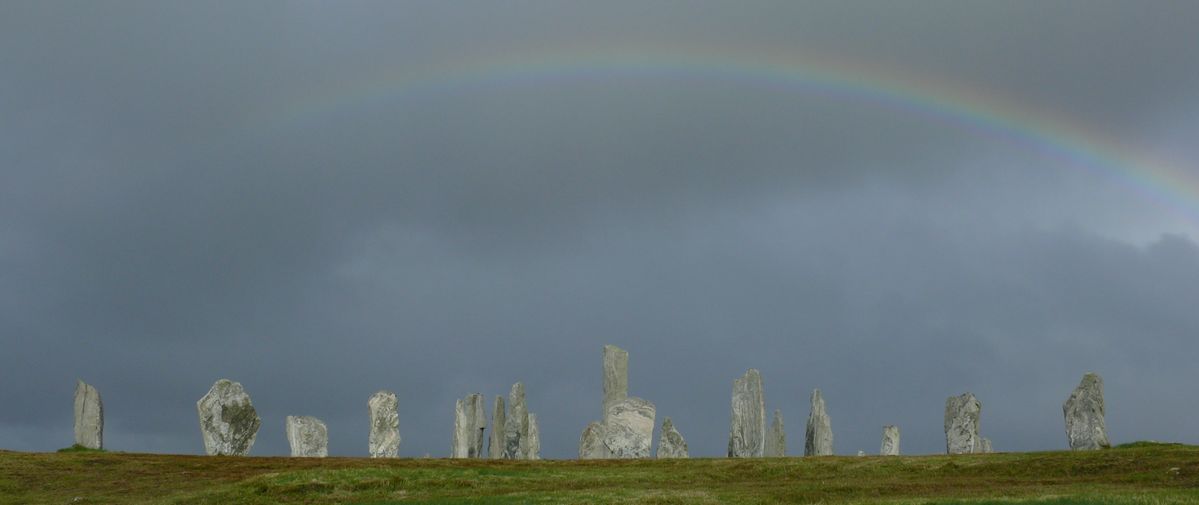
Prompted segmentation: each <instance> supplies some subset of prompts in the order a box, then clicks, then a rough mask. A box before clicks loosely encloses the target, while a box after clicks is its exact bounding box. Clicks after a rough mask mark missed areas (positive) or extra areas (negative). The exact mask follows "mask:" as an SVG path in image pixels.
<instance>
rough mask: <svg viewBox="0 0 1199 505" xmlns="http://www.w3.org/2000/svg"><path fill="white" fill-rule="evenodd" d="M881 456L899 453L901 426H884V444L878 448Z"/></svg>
mask: <svg viewBox="0 0 1199 505" xmlns="http://www.w3.org/2000/svg"><path fill="white" fill-rule="evenodd" d="M878 453H879V455H880V456H898V455H899V427H898V426H883V445H882V447H881V448H880V449H879V450H878Z"/></svg>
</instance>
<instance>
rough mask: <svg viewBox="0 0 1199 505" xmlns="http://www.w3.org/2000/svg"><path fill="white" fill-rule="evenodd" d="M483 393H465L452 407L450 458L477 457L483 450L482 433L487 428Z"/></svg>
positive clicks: (480, 455)
mask: <svg viewBox="0 0 1199 505" xmlns="http://www.w3.org/2000/svg"><path fill="white" fill-rule="evenodd" d="M486 409H487V407H486V405H485V404H484V401H483V395H481V394H479V393H474V394H469V395H466V398H463V399H461V400H458V402H457V404H456V405H455V407H454V441H453V444H452V450H451V451H450V457H451V458H479V457H482V455H483V452H484V450H485V448H484V446H483V440H484V438H483V435H484V433H483V432H484V431H485V430H486V429H487V412H486Z"/></svg>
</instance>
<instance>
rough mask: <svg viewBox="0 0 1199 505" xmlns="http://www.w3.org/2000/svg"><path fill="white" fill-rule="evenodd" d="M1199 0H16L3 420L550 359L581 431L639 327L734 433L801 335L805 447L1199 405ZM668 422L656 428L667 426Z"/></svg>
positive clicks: (426, 408) (713, 441) (328, 388)
mask: <svg viewBox="0 0 1199 505" xmlns="http://www.w3.org/2000/svg"><path fill="white" fill-rule="evenodd" d="M1196 22H1199V3H1197V2H1192V1H1185V0H1180V1H1166V0H1155V1H1149V2H1114V1H1106V0H1077V1H1076V0H1055V1H1052V2H985V1H960V0H952V1H951V0H937V1H917V0H913V1H908V2H880V1H846V0H836V1H790V0H788V1H778V2H767V1H746V2H723V1H711V2H709V1H701V0H694V1H686V2H683V1H667V0H662V1H654V2H645V1H628V2H626V1H616V0H612V1H605V2H560V1H544V2H538V1H511V2H489V1H466V0H463V1H456V2H444V1H428V2H423V1H415V0H413V1H404V2H392V1H379V2H364V1H348V2H308V1H293V2H250V3H247V2H240V1H212V2H159V1H146V2H133V1H110V2H66V1H56V0H33V1H26V0H15V1H6V2H3V3H0V68H3V69H4V71H3V72H0V448H3V449H9V450H20V451H52V450H55V449H58V448H61V447H66V446H69V445H71V443H72V442H73V438H72V417H71V416H72V414H71V412H72V407H71V402H72V393H73V391H74V387H75V381H76V379H83V380H85V381H87V382H88V383H90V384H93V385H94V386H96V387H97V388H98V389H99V391H100V394H101V396H102V398H103V401H104V409H105V434H104V438H105V445H106V447H107V448H108V449H110V450H116V451H130V452H155V453H184V454H199V453H202V452H203V445H202V441H201V438H200V433H199V423H198V419H197V413H196V407H195V402H196V401H197V400H198V399H199V398H200V397H201V396H203V395H204V394H205V392H207V390H208V388H209V387H210V386H211V385H212V383H213V382H214V381H216V380H217V379H220V378H228V379H232V380H236V381H238V382H240V383H241V384H243V386H244V387H245V388H246V390H247V392H248V393H249V394H250V395H251V397H252V398H253V402H254V406H255V407H256V408H257V411H258V413H259V415H260V416H261V418H262V427H261V429H260V431H259V433H258V437H257V442H256V443H255V445H254V447H253V450H252V454H255V455H286V454H288V445H287V440H286V436H285V432H284V418H285V417H286V416H288V415H311V416H316V417H319V418H321V419H323V420H324V421H325V422H326V423H327V424H328V427H329V437H330V441H329V444H330V445H329V450H330V453H331V454H333V455H341V456H364V455H366V454H367V429H368V418H367V406H366V401H367V398H368V397H370V395H371V394H372V393H374V392H375V391H377V390H380V389H388V390H392V391H395V392H396V394H397V395H398V397H399V417H400V431H401V436H402V437H403V441H402V443H401V446H400V454H401V455H402V456H408V457H416V456H422V455H425V454H429V455H432V456H446V455H448V454H449V450H450V442H451V437H452V423H453V412H454V402H455V399H457V398H461V397H463V396H465V395H467V394H470V393H474V392H478V393H482V394H484V395H486V396H487V397H488V405H489V406H490V404H491V402H492V399H493V398H494V397H495V396H496V395H502V394H507V392H508V390H509V387H510V386H511V384H512V383H514V382H517V381H522V382H523V383H524V384H525V386H526V390H527V395H528V405H529V410H530V411H532V412H535V413H537V415H538V420H539V424H540V429H541V437H542V453H543V456H544V457H547V458H572V457H575V456H576V455H577V446H578V439H579V435H580V433H581V431H582V429H583V428H584V427H585V426H586V425H587V423H588V422H590V421H592V420H596V419H599V418H600V415H601V412H600V411H601V367H600V363H601V349H602V346H603V345H604V344H614V345H618V346H620V347H622V348H624V349H626V350H628V351H629V354H630V358H629V389H630V394H632V395H634V396H638V397H642V398H646V399H648V400H650V401H651V402H653V403H654V404H655V405H656V407H657V416H658V418H657V424H658V425H659V426H660V424H661V422H662V420H663V418H664V417H670V418H671V419H672V420H673V421H674V424H675V425H676V427H677V428H678V429H679V430H680V432H681V433H682V434H683V436H684V437H685V438H686V440H687V442H688V444H689V446H690V450H691V454H692V455H693V456H707V457H718V456H723V455H724V454H725V451H726V447H727V442H728V431H729V420H730V419H729V417H730V413H729V409H730V395H731V392H732V384H733V380H734V379H735V378H737V377H739V376H741V375H742V374H743V373H744V372H745V370H746V369H749V368H757V369H759V370H760V371H761V373H762V377H763V380H764V384H765V397H766V406H767V409H768V410H769V411H774V410H775V409H778V410H779V411H780V412H781V413H782V415H783V416H784V419H785V424H786V427H787V431H788V435H789V437H788V452H789V453H790V454H800V453H802V447H803V426H804V422H805V419H806V417H807V415H808V412H809V403H808V399H809V395H810V393H811V391H812V390H813V389H814V388H820V389H821V391H822V393H823V395H824V398H825V401H826V402H827V409H828V413H829V415H830V417H831V419H832V427H833V432H834V447H835V450H836V452H837V453H838V454H856V453H857V451H859V450H863V451H866V452H868V453H870V452H875V451H877V450H878V447H879V444H880V441H881V434H882V427H883V426H884V425H892V424H893V425H897V426H899V427H900V430H901V432H902V445H901V449H902V451H903V452H904V453H908V454H927V453H937V452H943V451H944V450H945V440H944V433H943V429H942V428H943V427H942V421H943V419H942V417H943V412H944V403H945V399H946V398H947V397H949V396H953V395H957V394H960V393H963V392H967V391H969V392H972V393H974V394H975V395H976V396H977V397H978V398H979V399H980V401H981V402H982V405H983V409H982V416H981V431H982V434H983V435H984V436H986V437H988V438H990V439H991V440H992V441H993V444H994V447H995V448H996V450H999V451H1029V450H1054V449H1063V448H1065V447H1066V438H1065V430H1064V425H1063V421H1062V411H1061V406H1062V402H1063V401H1064V400H1065V399H1066V398H1067V397H1068V396H1069V394H1070V392H1071V390H1072V389H1073V388H1074V387H1075V386H1076V385H1077V384H1078V381H1079V379H1080V378H1081V377H1082V375H1083V374H1084V373H1085V372H1088V371H1093V372H1097V373H1099V374H1100V375H1102V376H1103V378H1104V380H1105V387H1106V390H1105V392H1106V400H1107V424H1108V430H1109V434H1110V436H1111V438H1112V439H1113V441H1114V442H1116V443H1123V442H1130V441H1134V440H1146V439H1152V440H1161V441H1177V442H1186V443H1192V444H1193V443H1199V425H1196V424H1195V422H1194V419H1196V418H1197V417H1199V388H1196V387H1194V385H1195V384H1197V383H1199V367H1196V366H1195V356H1199V338H1197V337H1199V311H1196V310H1195V308H1194V302H1195V300H1199V184H1192V183H1189V182H1188V181H1196V180H1199V147H1196V146H1197V145H1199V144H1196V143H1195V138H1196V134H1197V133H1199V119H1196V118H1199V52H1196V51H1195V50H1194V46H1195V33H1194V26H1195V24H1196ZM656 438H657V437H656V434H655V440H656Z"/></svg>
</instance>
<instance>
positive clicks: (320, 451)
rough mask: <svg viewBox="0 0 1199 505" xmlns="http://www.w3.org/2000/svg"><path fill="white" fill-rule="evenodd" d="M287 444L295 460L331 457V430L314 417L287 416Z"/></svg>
mask: <svg viewBox="0 0 1199 505" xmlns="http://www.w3.org/2000/svg"><path fill="white" fill-rule="evenodd" d="M287 443H288V445H290V446H291V455H292V457H295V458H324V457H327V456H328V455H329V429H328V428H327V427H325V423H324V422H323V421H321V420H320V419H317V418H315V417H312V416H287Z"/></svg>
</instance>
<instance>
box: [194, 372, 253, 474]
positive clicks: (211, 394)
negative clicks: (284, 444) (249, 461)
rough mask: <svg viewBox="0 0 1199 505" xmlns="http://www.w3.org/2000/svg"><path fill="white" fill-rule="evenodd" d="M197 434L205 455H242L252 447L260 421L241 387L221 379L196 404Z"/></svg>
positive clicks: (248, 397) (248, 396)
mask: <svg viewBox="0 0 1199 505" xmlns="http://www.w3.org/2000/svg"><path fill="white" fill-rule="evenodd" d="M196 411H197V412H198V413H199V414H200V434H201V435H202V436H203V437H204V452H206V453H207V454H208V455H209V456H218V455H219V456H245V455H246V454H249V453H250V448H251V447H253V446H254V438H255V437H256V436H258V427H259V426H261V425H262V420H261V419H259V418H258V412H257V411H255V410H254V405H253V404H252V403H251V402H250V395H248V394H246V391H245V389H243V388H242V386H241V384H239V383H237V382H233V381H231V380H228V379H221V380H218V381H216V383H215V384H213V385H212V388H211V389H209V390H208V393H207V394H205V395H204V396H203V397H202V398H200V400H199V401H197V402H196Z"/></svg>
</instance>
